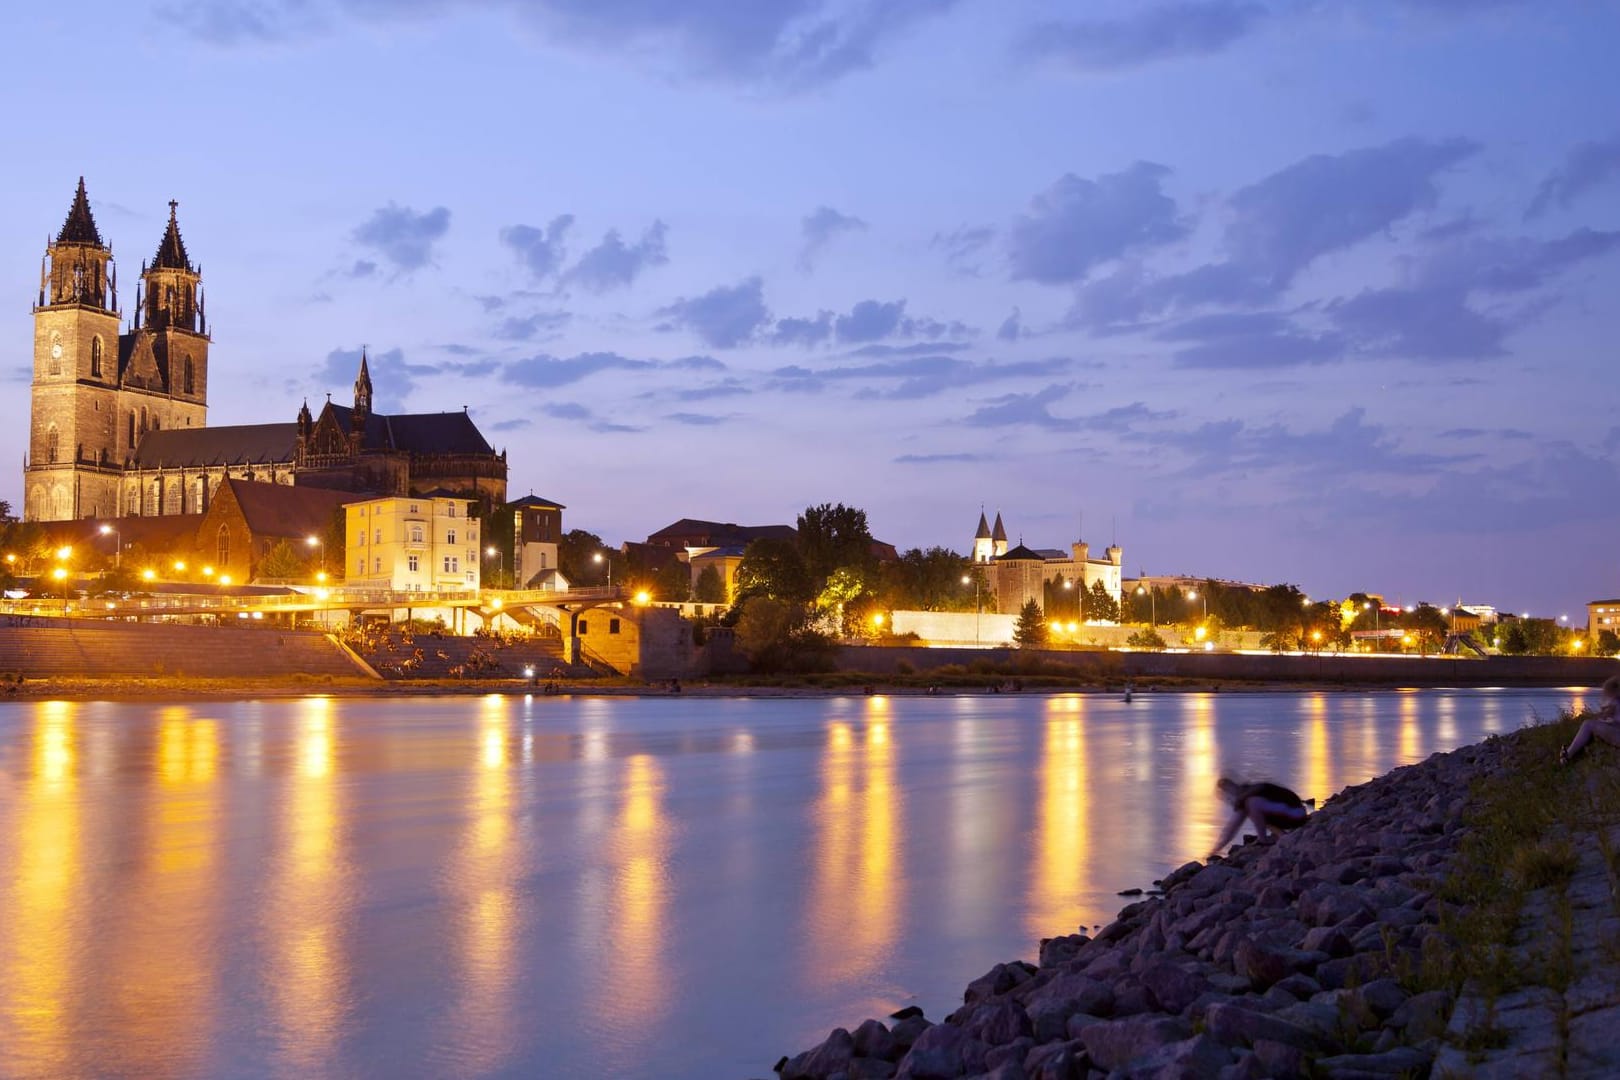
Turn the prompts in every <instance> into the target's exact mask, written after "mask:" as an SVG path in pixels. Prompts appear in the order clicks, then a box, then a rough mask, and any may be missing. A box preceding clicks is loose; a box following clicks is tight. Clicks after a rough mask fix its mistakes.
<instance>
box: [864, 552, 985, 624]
mask: <svg viewBox="0 0 1620 1080" xmlns="http://www.w3.org/2000/svg"><path fill="white" fill-rule="evenodd" d="M978 572H979V571H978V569H977V568H970V564H969V563H968V561H967V560H966V559H964V558H962V556H960V555H958V554H957V553H956V552H954V551H951V550H950V549H948V548H942V547H931V548H927V549H923V548H912V549H910V550H909V551H906V552H904V553H902V554H901V556H900V558H899V560H897V561H896V562H893V563H890V564H888V565H887V566H885V567H883V571H882V574H881V586H880V588H879V590H878V591H879V593H880V594H881V595H882V597H883V599H884V603H885V605H886V606H887V607H888V608H890V609H891V610H894V609H897V608H898V609H900V610H903V611H950V610H958V609H964V608H965V609H967V610H969V611H971V610H972V608H973V583H972V581H971V580H970V581H969V582H968V584H967V585H965V586H964V585H963V584H962V578H963V577H965V576H969V575H970V574H973V573H978ZM979 594H980V597H981V599H983V600H985V601H988V600H989V598H990V593H989V588H988V587H987V586H986V584H985V583H984V582H983V581H981V582H980V583H979Z"/></svg>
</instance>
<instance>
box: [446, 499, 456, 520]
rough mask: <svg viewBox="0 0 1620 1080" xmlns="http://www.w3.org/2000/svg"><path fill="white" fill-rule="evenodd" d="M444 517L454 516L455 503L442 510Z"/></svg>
mask: <svg viewBox="0 0 1620 1080" xmlns="http://www.w3.org/2000/svg"><path fill="white" fill-rule="evenodd" d="M444 516H445V517H452V518H453V517H455V516H456V504H455V503H450V504H449V505H447V506H446V507H445V508H444Z"/></svg>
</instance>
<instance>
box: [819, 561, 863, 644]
mask: <svg viewBox="0 0 1620 1080" xmlns="http://www.w3.org/2000/svg"><path fill="white" fill-rule="evenodd" d="M867 595H869V590H868V589H867V585H866V573H865V571H863V570H862V569H861V568H860V567H858V566H840V567H839V568H838V569H836V570H834V571H833V572H832V574H831V575H830V576H829V577H828V578H827V584H826V585H825V586H823V587H822V590H821V592H820V594H819V595H817V597H816V613H817V615H818V617H819V618H820V619H821V621H822V623H823V625H826V626H836V627H837V628H838V632H839V633H840V634H848V633H849V632H850V624H851V622H852V621H853V622H854V624H855V625H856V626H857V627H859V625H860V618H861V615H862V614H863V610H862V608H861V605H859V604H857V601H858V600H860V599H861V597H863V596H867Z"/></svg>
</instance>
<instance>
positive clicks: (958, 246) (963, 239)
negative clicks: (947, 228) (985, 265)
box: [928, 225, 996, 276]
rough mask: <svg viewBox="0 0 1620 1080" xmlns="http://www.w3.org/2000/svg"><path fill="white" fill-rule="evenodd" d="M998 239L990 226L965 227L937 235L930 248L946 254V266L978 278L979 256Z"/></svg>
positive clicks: (930, 242) (929, 244) (930, 243)
mask: <svg viewBox="0 0 1620 1080" xmlns="http://www.w3.org/2000/svg"><path fill="white" fill-rule="evenodd" d="M995 238H996V231H995V230H994V229H992V228H990V227H989V226H988V225H963V226H961V227H960V228H958V229H954V230H952V231H951V232H948V233H935V234H934V236H933V239H931V240H930V241H929V242H928V246H929V247H931V248H934V249H935V250H937V251H942V252H944V254H945V264H946V265H947V266H949V267H950V268H951V269H953V270H955V271H957V272H958V273H963V274H969V275H973V276H977V275H978V273H979V269H980V267H979V256H980V255H981V254H982V253H983V252H984V250H985V249H986V248H988V247H989V246H990V242H991V241H992V240H994V239H995Z"/></svg>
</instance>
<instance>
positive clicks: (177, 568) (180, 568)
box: [174, 559, 186, 574]
mask: <svg viewBox="0 0 1620 1080" xmlns="http://www.w3.org/2000/svg"><path fill="white" fill-rule="evenodd" d="M174 572H175V573H177V574H183V573H185V572H186V563H185V560H184V559H176V560H174Z"/></svg>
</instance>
